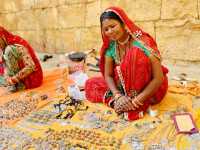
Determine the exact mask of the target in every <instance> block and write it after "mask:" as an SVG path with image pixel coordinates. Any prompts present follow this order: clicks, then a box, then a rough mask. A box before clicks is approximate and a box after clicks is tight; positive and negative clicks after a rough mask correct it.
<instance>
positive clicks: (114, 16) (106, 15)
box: [100, 11, 124, 26]
mask: <svg viewBox="0 0 200 150" xmlns="http://www.w3.org/2000/svg"><path fill="white" fill-rule="evenodd" d="M105 19H115V20H117V21H119V22H120V24H124V23H123V21H122V20H121V18H120V17H119V16H118V15H117V14H116V13H114V12H112V11H105V12H103V13H102V14H101V16H100V23H101V26H102V22H103V21H104V20H105Z"/></svg>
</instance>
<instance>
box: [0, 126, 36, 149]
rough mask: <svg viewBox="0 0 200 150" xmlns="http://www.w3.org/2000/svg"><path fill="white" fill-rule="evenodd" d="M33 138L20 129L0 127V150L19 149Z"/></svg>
mask: <svg viewBox="0 0 200 150" xmlns="http://www.w3.org/2000/svg"><path fill="white" fill-rule="evenodd" d="M32 141H33V139H32V138H31V137H30V136H28V135H27V134H25V133H24V132H22V131H19V130H17V129H14V128H9V127H1V128H0V150H5V149H6V150H11V149H12V150H19V149H24V146H25V145H26V144H27V143H31V142H32Z"/></svg>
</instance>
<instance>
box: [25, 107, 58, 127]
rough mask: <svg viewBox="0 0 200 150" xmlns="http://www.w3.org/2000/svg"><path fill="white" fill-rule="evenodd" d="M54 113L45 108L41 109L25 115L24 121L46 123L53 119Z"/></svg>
mask: <svg viewBox="0 0 200 150" xmlns="http://www.w3.org/2000/svg"><path fill="white" fill-rule="evenodd" d="M54 116H55V113H53V112H51V111H47V110H41V111H38V112H33V113H31V114H30V115H29V116H27V117H26V118H25V119H24V121H25V122H29V123H36V124H43V125H47V124H50V123H51V122H52V119H54Z"/></svg>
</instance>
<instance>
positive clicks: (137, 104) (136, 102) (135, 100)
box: [131, 97, 143, 109]
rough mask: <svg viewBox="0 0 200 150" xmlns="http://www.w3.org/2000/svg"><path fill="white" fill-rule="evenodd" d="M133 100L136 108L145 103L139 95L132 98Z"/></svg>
mask: <svg viewBox="0 0 200 150" xmlns="http://www.w3.org/2000/svg"><path fill="white" fill-rule="evenodd" d="M131 102H132V104H133V106H134V108H135V109H137V108H139V107H140V106H142V105H143V101H142V100H141V99H139V98H138V97H135V98H133V99H131Z"/></svg>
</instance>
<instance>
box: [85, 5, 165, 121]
mask: <svg viewBox="0 0 200 150" xmlns="http://www.w3.org/2000/svg"><path fill="white" fill-rule="evenodd" d="M100 22H101V32H102V39H103V46H102V49H101V58H100V69H101V72H102V75H103V77H104V78H103V77H95V78H92V79H89V80H88V81H87V82H86V84H85V91H86V98H87V99H88V100H90V101H92V102H102V101H103V102H104V103H106V104H107V105H108V106H110V107H112V108H114V110H115V111H116V113H118V114H123V115H124V117H125V118H126V119H127V120H136V119H138V118H141V117H142V116H143V113H144V112H145V111H146V110H147V109H148V107H149V106H150V105H151V104H156V103H159V102H160V101H161V100H162V99H163V97H164V96H165V94H166V92H167V88H168V80H167V76H166V74H167V72H168V70H167V68H165V67H164V66H162V65H161V58H160V53H159V51H158V49H157V45H156V42H155V41H154V40H153V38H152V37H151V36H150V35H149V34H147V33H145V32H144V31H142V30H141V29H140V28H139V27H137V26H136V25H135V24H134V23H133V22H132V21H131V20H130V19H129V18H128V16H127V15H126V14H125V12H124V11H123V10H122V9H120V8H117V7H110V8H108V9H106V10H105V11H104V12H103V13H102V14H101V17H100Z"/></svg>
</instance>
